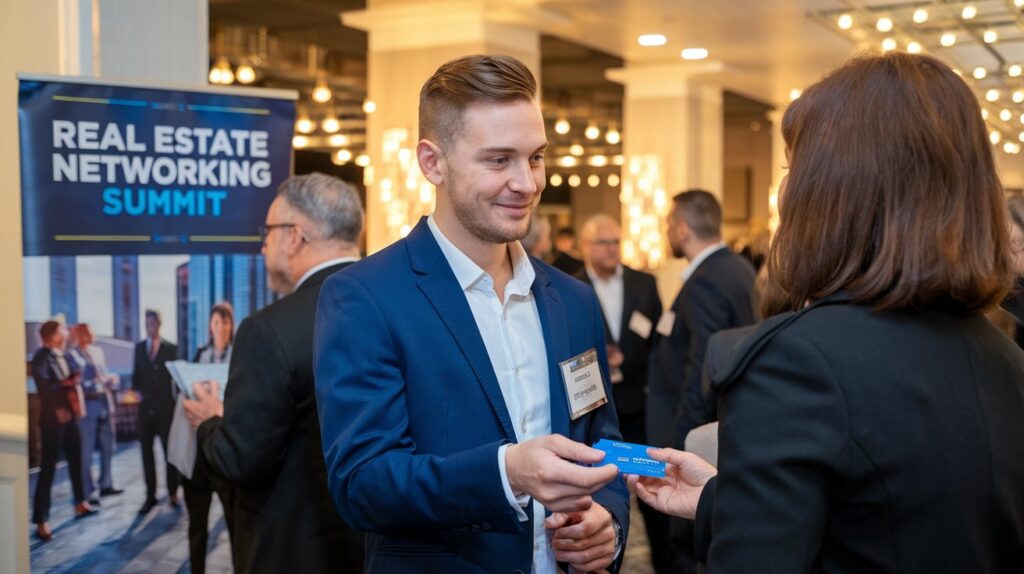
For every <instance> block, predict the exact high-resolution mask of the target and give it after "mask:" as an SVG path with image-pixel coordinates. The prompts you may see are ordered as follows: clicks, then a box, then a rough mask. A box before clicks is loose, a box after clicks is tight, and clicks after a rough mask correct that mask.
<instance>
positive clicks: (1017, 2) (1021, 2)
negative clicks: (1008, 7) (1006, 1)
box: [1013, 0, 1024, 8]
mask: <svg viewBox="0 0 1024 574" xmlns="http://www.w3.org/2000/svg"><path fill="white" fill-rule="evenodd" d="M1013 5H1014V6H1016V7H1018V8H1020V7H1021V6H1024V0H1013Z"/></svg>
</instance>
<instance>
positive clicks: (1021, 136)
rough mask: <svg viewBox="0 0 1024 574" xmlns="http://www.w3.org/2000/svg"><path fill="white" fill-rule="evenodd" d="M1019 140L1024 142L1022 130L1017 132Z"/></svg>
mask: <svg viewBox="0 0 1024 574" xmlns="http://www.w3.org/2000/svg"><path fill="white" fill-rule="evenodd" d="M1017 140H1018V141H1022V142H1024V132H1020V133H1019V134H1017Z"/></svg>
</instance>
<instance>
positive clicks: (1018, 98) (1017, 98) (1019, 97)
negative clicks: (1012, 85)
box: [1013, 90, 1024, 104]
mask: <svg viewBox="0 0 1024 574" xmlns="http://www.w3.org/2000/svg"><path fill="white" fill-rule="evenodd" d="M1021 102H1024V92H1022V91H1020V90H1017V91H1016V92H1014V93H1013V103H1015V104H1019V103H1021Z"/></svg>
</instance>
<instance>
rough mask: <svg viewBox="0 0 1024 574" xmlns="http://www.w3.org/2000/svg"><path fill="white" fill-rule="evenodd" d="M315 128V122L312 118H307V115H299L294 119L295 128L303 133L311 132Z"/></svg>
mask: <svg viewBox="0 0 1024 574" xmlns="http://www.w3.org/2000/svg"><path fill="white" fill-rule="evenodd" d="M315 129H316V124H315V123H313V120H311V119H309V116H300V117H299V119H298V120H296V121H295V130H296V131H298V132H299V133H303V134H311V133H313V130H315Z"/></svg>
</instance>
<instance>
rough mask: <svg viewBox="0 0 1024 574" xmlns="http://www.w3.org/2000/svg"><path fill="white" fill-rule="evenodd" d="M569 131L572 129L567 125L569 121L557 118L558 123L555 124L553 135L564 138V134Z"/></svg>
mask: <svg viewBox="0 0 1024 574" xmlns="http://www.w3.org/2000/svg"><path fill="white" fill-rule="evenodd" d="M570 129H572V126H571V125H569V120H567V119H565V118H558V121H556V122H555V133H558V134H561V135H563V136H564V135H565V134H567V133H569V130H570Z"/></svg>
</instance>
